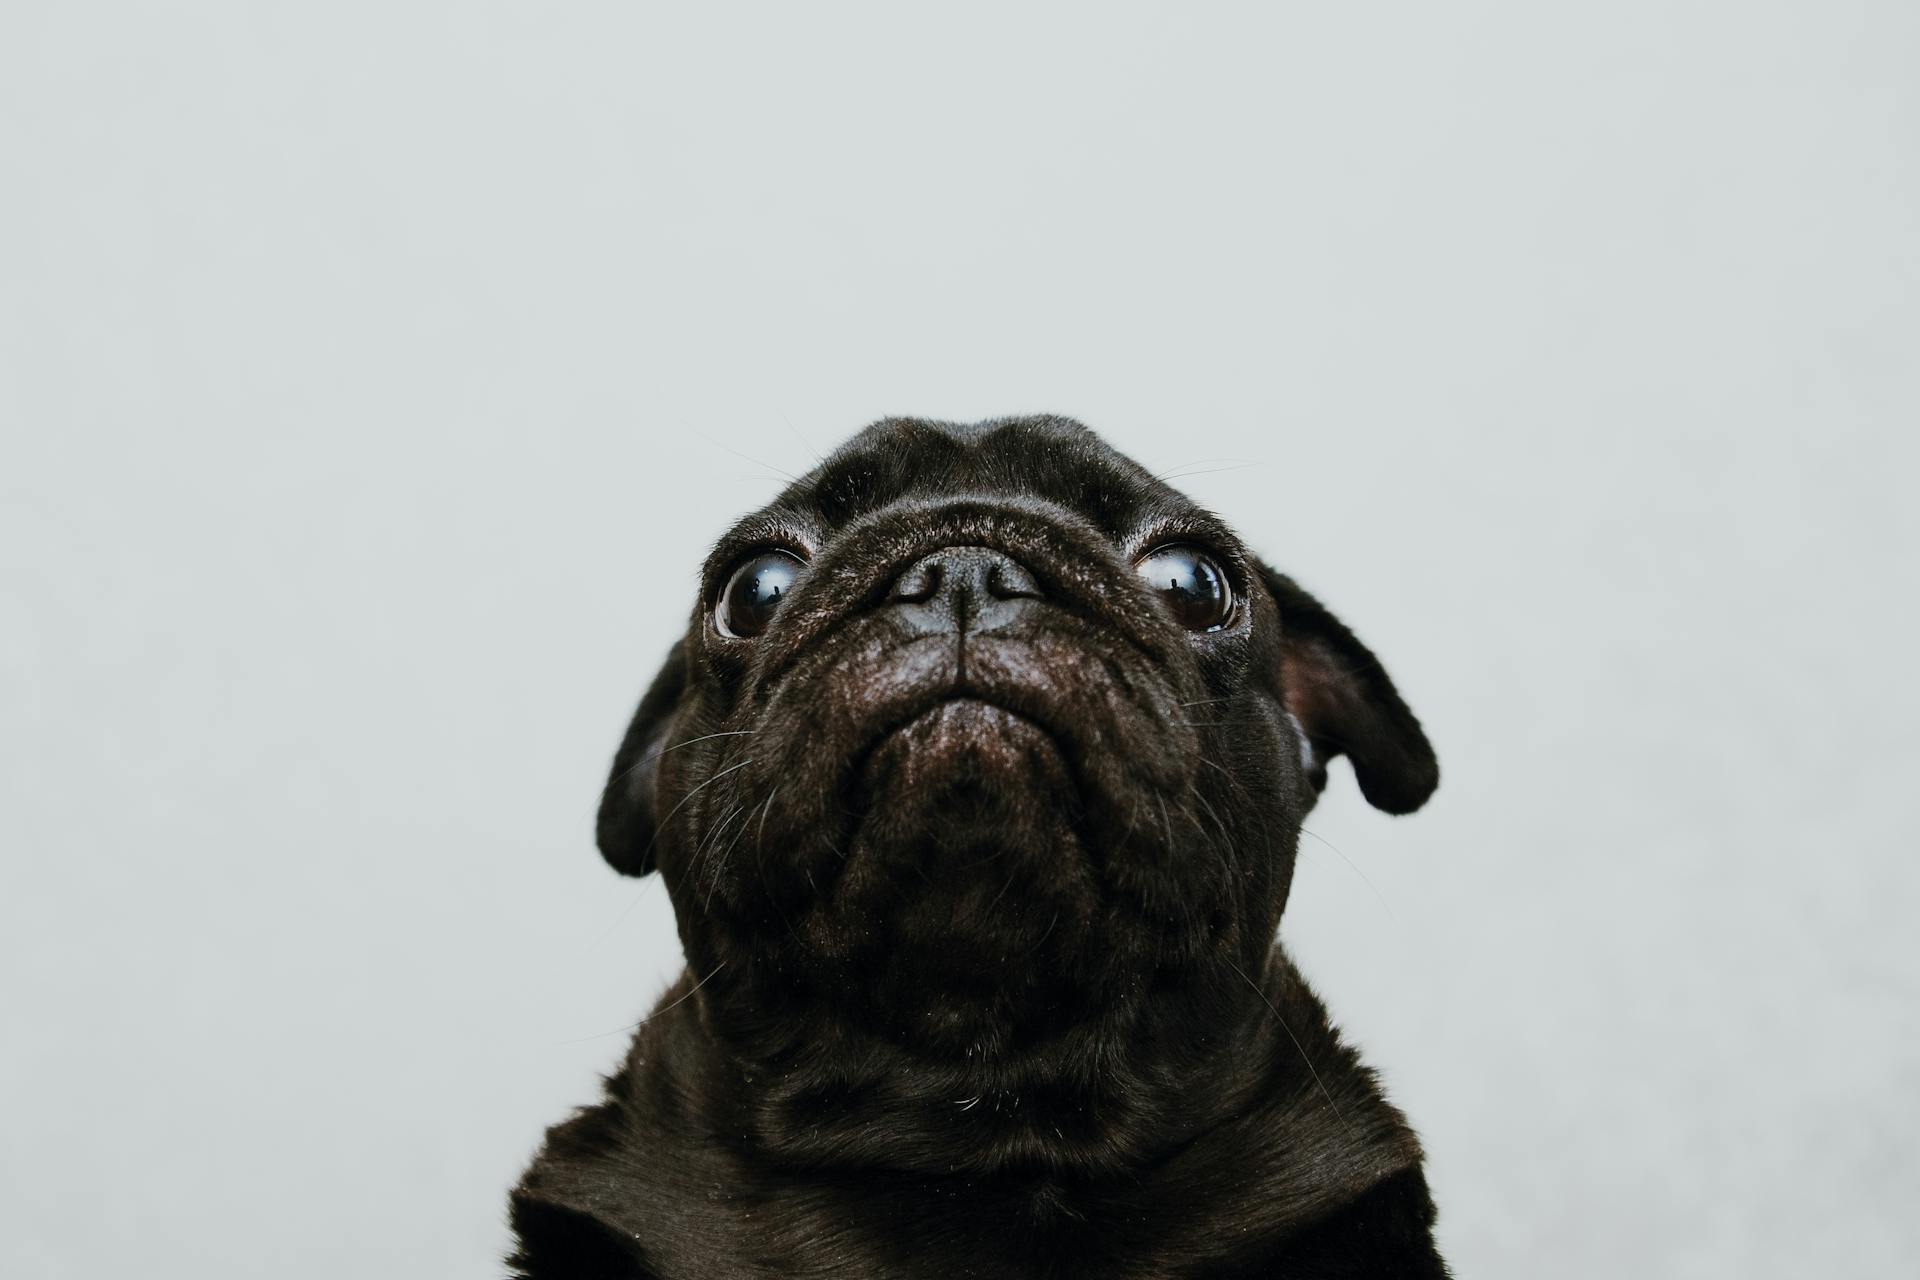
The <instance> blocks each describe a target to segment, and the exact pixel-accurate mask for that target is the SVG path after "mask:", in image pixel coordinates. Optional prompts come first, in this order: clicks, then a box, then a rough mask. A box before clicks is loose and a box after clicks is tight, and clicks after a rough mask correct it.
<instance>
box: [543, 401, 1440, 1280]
mask: <svg viewBox="0 0 1920 1280" xmlns="http://www.w3.org/2000/svg"><path fill="white" fill-rule="evenodd" d="M1340 754H1344V755H1346V756H1347V757H1348V759H1349V760H1350V761H1351V762H1352V765H1353V772H1354V776H1355V778H1356V779H1357V780H1358V782H1359V784H1360V790H1361V792H1362V793H1363V794H1364V795H1365V796H1366V798H1367V799H1368V800H1369V801H1371V802H1372V803H1373V804H1374V805H1375V806H1376V807H1378V808H1380V809H1384V810H1386V811H1387V812H1389V813H1406V812H1408V811H1410V810H1412V809H1415V808H1417V807H1419V805H1420V804H1421V803H1422V802H1423V801H1425V800H1426V798H1427V797H1428V795H1430V794H1431V793H1432V791H1433V789H1434V786H1435V784H1436V782H1437V781H1438V776H1439V774H1438V768H1437V766H1436V764H1435V762H1434V757H1433V752H1432V750H1431V748H1430V747H1429V746H1428V745H1427V741H1426V738H1425V736H1424V735H1423V734H1422V733H1421V730H1420V726H1419V723H1418V722H1417V721H1416V720H1415V719H1414V717H1413V714H1412V713H1411V712H1410V711H1408V709H1407V707H1406V704H1405V703H1404V702H1402V701H1401V699H1400V696H1399V694H1398V693H1396V692H1395V690H1394V687H1393V684H1392V683H1391V682H1390V681H1389V680H1388V678H1387V675H1386V672H1385V671H1384V670H1382V668H1381V666H1380V663H1379V662H1378V661H1377V660H1376V659H1375V658H1374V656H1373V655H1372V654H1371V653H1369V652H1368V651H1367V649H1366V648H1365V646H1363V645H1362V644H1361V643H1360V642H1359V641H1358V640H1356V639H1355V638H1354V636H1353V633H1352V632H1351V631H1349V630H1347V628H1346V627H1345V626H1343V625H1342V624H1341V623H1340V621H1339V620H1338V619H1337V618H1335V617H1334V616H1333V615H1332V614H1331V613H1329V612H1327V610H1326V609H1325V608H1324V607H1322V606H1321V605H1320V603H1319V602H1318V601H1316V600H1315V599H1314V598H1313V597H1312V596H1310V595H1308V594H1307V593H1306V592H1305V591H1303V590H1301V589H1300V587H1299V586H1297V585H1296V584H1295V583H1294V582H1293V581H1292V580H1291V579H1289V578H1287V577H1286V576H1285V575H1283V574H1280V573H1276V572H1275V571H1273V570H1272V569H1270V568H1268V567H1267V566H1266V565H1264V564H1262V563H1261V562H1260V561H1259V560H1257V559H1255V558H1254V557H1253V556H1252V555H1251V554H1250V553H1249V552H1248V551H1247V550H1246V549H1245V548H1244V547H1243V546H1242V545H1241V543H1240V540H1239V539H1238V538H1236V537H1235V536H1234V535H1233V532H1232V531H1231V530H1229V529H1228V528H1227V527H1226V526H1225V525H1224V524H1222V523H1221V522H1220V521H1219V520H1218V519H1217V518H1215V517H1214V516H1213V515H1211V514H1209V513H1208V512H1206V511H1203V510H1201V509H1200V508H1198V507H1196V506H1195V505H1194V504H1193V503H1192V502H1190V501H1188V500H1187V499H1186V498H1184V497H1182V496H1181V495H1180V494H1178V493H1176V492H1175V491H1174V490H1173V489H1171V488H1169V487H1168V486H1167V485H1165V484H1163V483H1161V482H1160V481H1159V480H1158V479H1156V478H1155V477H1154V476H1153V475H1151V474H1149V473H1148V472H1147V471H1146V470H1144V469H1143V468H1141V467H1140V466H1139V465H1137V464H1136V463H1134V462H1132V461H1130V460H1129V459H1127V458H1125V457H1123V456H1121V455H1120V454H1118V453H1116V452H1114V451H1113V450H1112V449H1111V448H1108V447H1107V446H1106V445H1105V444H1103V443H1102V442H1101V441H1100V440H1099V439H1098V437H1096V436H1095V435H1094V434H1093V433H1092V432H1090V431H1088V430H1087V429H1086V428H1085V427H1082V426H1080V425H1079V424H1077V423H1074V422H1071V421H1068V420H1065V419H1061V418H1051V417H1041V418H1018V419H1009V420H1003V421H995V422H987V423H982V424H980V425H977V426H958V425H953V424H949V423H941V422H926V421H914V420H906V419H899V420H890V421H885V422H881V423H878V424H877V425H875V426H872V427H869V428H868V429H867V430H865V431H863V432H861V433H860V434H859V435H858V436H856V437H854V439H853V440H851V441H850V442H848V443H847V444H846V445H845V446H844V447H842V448H841V449H840V450H839V451H838V452H836V453H835V454H834V455H833V456H832V457H831V458H829V459H827V460H826V461H825V462H823V463H822V464H821V465H820V466H819V467H818V468H817V469H816V470H815V471H813V472H812V473H811V474H810V475H808V476H806V477H805V478H804V479H802V480H800V481H799V482H798V483H796V484H794V485H793V486H791V487H790V488H789V489H788V490H787V491H786V492H785V493H783V494H782V495H780V497H779V498H778V499H776V500H775V501H774V502H773V504H772V505H770V506H768V507H766V508H765V509H763V510H761V511H759V512H757V513H755V514H754V515H751V516H748V517H747V518H746V519H744V520H742V521H741V522H740V523H739V524H738V525H736V526H735V527H734V528H733V531H732V532H730V533H728V534H727V535H726V536H725V537H724V538H722V539H721V540H720V543H719V545H718V546H717V547H715V549H714V551H713V554H712V555H711V556H709V557H708V559H707V563H706V568H705V570H704V572H703V574H702V578H701V589H700V595H699V599H698V600H697V602H696V603H695V605H694V609H693V617H692V621H691V624H690V625H689V627H688V630H687V636H686V638H685V639H684V640H682V641H681V642H679V643H678V644H677V645H675V646H674V648H673V651H672V652H671V654H670V655H669V656H668V658H667V663H666V667H665V668H664V669H663V670H662V671H661V672H660V674H659V675H658V677H657V678H656V679H655V680H654V682H653V686H652V688H650V689H649V690H648V691H647V694H646V696H645V698H644V699H642V701H641V703H640V709H639V712H638V713H637V714H636V715H635V716H634V719H633V725H632V727H631V728H630V729H629V730H628V731H627V735H626V740H625V741H624V742H623V743H622V744H621V746H620V750H619V753H618V755H617V756H616V757H615V758H614V762H613V775H612V777H611V778H610V779H609V780H608V782H607V788H606V793H605V796H604V798H603V800H602V802H601V808H600V817H599V833H598V834H599V844H600V849H601V852H602V853H604V854H605V855H606V857H607V860H608V861H609V862H611V863H612V864H613V865H614V866H615V867H616V868H618V869H619V870H620V871H622V872H625V873H626V874H628V875H636V876H638V875H645V874H647V873H648V872H650V871H653V870H655V869H658V870H659V871H660V872H661V874H662V875H663V876H665V877H666V882H667V888H668V891H669V893H670V894H671V897H672V900H673V905H674V910H675V912H676V914H677V917H678V921H679V930H680V940H681V943H682V945H683V946H684V947H685V950H686V958H687V964H688V969H687V971H686V973H685V975H683V976H682V978H681V979H680V980H679V982H678V983H676V984H675V985H674V986H673V987H672V988H671V989H670V990H669V991H668V992H667V993H666V995H665V996H664V997H663V998H662V1000H661V1003H660V1005H659V1006H658V1007H657V1008H656V1009H655V1011H654V1013H653V1014H652V1016H651V1017H650V1018H648V1019H647V1021H646V1022H645V1023H644V1024H643V1025H642V1027H641V1028H640V1031H639V1034H638V1035H636V1036H635V1038H634V1042H633V1048H632V1051H631V1052H630V1053H629V1054H628V1056H627V1059H626V1063H625V1065H624V1066H623V1067H622V1068H621V1069H620V1071H619V1072H618V1073H617V1074H615V1075H614V1076H613V1077H611V1078H610V1079H609V1080H608V1081H607V1094H606V1100H605V1101H603V1102H601V1103H600V1104H599V1105H598V1106H595V1107H591V1108H588V1109H587V1110H584V1111H582V1112H580V1113H579V1114H577V1115H576V1116H574V1117H573V1118H572V1119H571V1120H568V1121H567V1122H565V1123H564V1124H561V1125H558V1126H556V1127H555V1128H553V1129H552V1130H551V1131H550V1132H549V1133H548V1135H547V1144H546V1147H545V1149H544V1150H543V1151H542V1152H541V1153H540V1155H539V1157H538V1158H537V1159H536V1160H535V1161H534V1163H533V1166H532V1167H531V1168H530V1169H529V1170H528V1171H527V1174H526V1177H525V1179H524V1180H523V1181H522V1182H521V1184H520V1186H519V1187H518V1188H517V1189H516V1190H515V1191H514V1193H513V1197H512V1213H513V1224H514V1227H515V1229H516V1231H517V1232H518V1239H519V1251H518V1252H517V1253H516V1254H515V1255H514V1257H513V1259H512V1265H513V1266H515V1267H517V1268H518V1270H519V1274H521V1275H523V1276H526V1277H533V1278H535V1280H554V1278H556V1277H598V1278H607V1277H716V1278H717V1277H736V1276H738V1277H746V1276H836V1277H877V1276H885V1277H894V1276H898V1277H954V1276H983V1277H985V1276H991V1277H1017V1276H1036V1277H1037V1276H1046V1277H1080V1276H1085V1277H1148V1276H1152V1277H1172V1276H1180V1277H1213V1278H1224V1277H1232V1276H1249V1277H1251V1276H1290V1277H1326V1276H1392V1277H1442V1276H1445V1275H1446V1274H1447V1271H1446V1268H1445V1266H1444V1265H1443V1263H1442V1262H1441V1260H1440V1257H1439V1254H1438V1253H1437V1252H1436V1250H1435V1248H1434V1243H1433V1236H1432V1227H1433V1220H1434V1208H1433V1202H1432V1200H1431V1198H1430V1197H1429V1195H1428V1191H1427V1185H1426V1180H1425V1178H1424V1176H1423V1175H1422V1173H1421V1154H1420V1147H1419V1144H1418V1142H1417V1141H1416V1140H1415V1138H1414V1135H1413V1133H1412V1132H1411V1131H1410V1130H1409V1129H1408V1127H1407V1125H1406V1122H1405V1120H1404V1119H1403V1117H1402V1116H1401V1115H1400V1113H1399V1112H1398V1111H1396V1110H1395V1109H1394V1108H1393V1107H1392V1106H1390V1105H1388V1103H1387V1102H1386V1101H1385V1100H1384V1099H1383V1098H1382V1097H1381V1095H1380V1092H1379V1090H1378V1088H1377V1087H1376V1085H1375V1082H1374V1078H1373V1075H1372V1073H1371V1072H1369V1071H1368V1070H1367V1069H1366V1068H1365V1067H1363V1066H1361V1065H1360V1063H1359V1061H1358V1060H1357V1059H1356V1057H1355V1055H1354V1053H1353V1052H1352V1050H1350V1049H1348V1048H1347V1047H1346V1046H1345V1045H1343V1044H1342V1043H1341V1042H1340V1040H1339V1038H1338V1036H1337V1035H1336V1034H1335V1032H1334V1030H1333V1028H1332V1026H1331V1025H1330V1024H1329V1022H1328V1020H1327V1014H1326V1011H1325V1009H1324V1007H1323V1006H1322V1005H1321V1004H1320V1002H1319V1000H1318V999H1317V998H1316V997H1315V996H1314V995H1313V993H1312V992H1311V991H1309V990H1308V989H1307V987H1306V985H1305V983H1304V982H1302V980H1301V978H1300V975H1299V973H1298V971H1296V970H1295V968H1294V966H1293V964H1292V963H1291V962H1290V961H1289V960H1288V958H1287V956H1286V953H1285V952H1284V951H1283V950H1281V949H1279V948H1278V947H1277V946H1276V945H1275V943H1274V935H1275V932H1276V930H1277V928H1278V926H1279V922H1280V912H1281V908H1282V907H1284V906H1285V905H1286V900H1287V890H1288V886H1289V884H1290V882H1291V880H1292V874H1293V865H1294V857H1295V850H1296V846H1297V841H1298V836H1299V831H1300V822H1301V819H1302V818H1303V817H1305V815H1306V813H1307V811H1308V810H1309V809H1310V808H1311V807H1312V806H1313V804H1314V801H1315V798H1316V797H1317V795H1318V793H1319V791H1320V789H1321V787H1322V786H1324V785H1325V782H1326V778H1327V773H1326V766H1327V762H1328V761H1329V760H1330V759H1331V758H1332V757H1333V756H1336V755H1340Z"/></svg>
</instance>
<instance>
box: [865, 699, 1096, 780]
mask: <svg viewBox="0 0 1920 1280" xmlns="http://www.w3.org/2000/svg"><path fill="white" fill-rule="evenodd" d="M968 706H971V707H978V708H981V709H982V710H985V711H991V712H997V713H999V714H1000V715H1003V716H1006V717H1007V718H1008V719H1010V720H1012V721H1013V722H1014V723H1015V724H1017V725H1023V726H1025V727H1027V728H1030V729H1032V730H1034V731H1035V732H1037V733H1039V734H1040V736H1041V737H1042V738H1044V739H1045V740H1046V742H1047V743H1048V745H1049V746H1050V747H1052V749H1053V751H1054V752H1055V754H1057V755H1058V756H1059V758H1060V760H1061V763H1062V764H1063V765H1064V766H1065V767H1066V770H1067V773H1068V776H1069V777H1070V778H1071V779H1072V782H1073V786H1074V789H1075V790H1076V791H1080V790H1084V787H1085V781H1086V780H1085V779H1084V778H1082V777H1081V776H1080V771H1079V768H1078V767H1077V765H1076V764H1075V762H1074V758H1073V753H1072V752H1070V751H1068V750H1067V749H1066V745H1065V740H1064V739H1063V738H1062V736H1061V733H1060V731H1059V729H1058V728H1057V727H1056V726H1055V725H1052V724H1049V723H1048V722H1047V720H1046V719H1044V718H1043V717H1041V716H1036V715H1034V714H1031V711H1030V709H1029V708H1027V707H1022V706H1013V705H1009V703H1008V701H1007V700H1005V699H1003V698H1000V697H995V696H992V695H989V694H986V693H983V692H982V691H980V690H978V689H973V688H970V687H968V686H967V685H966V684H965V683H964V682H956V683H955V684H953V685H950V686H947V687H944V688H942V687H939V686H930V687H929V688H928V689H927V690H926V691H925V693H924V695H923V696H921V697H917V698H915V699H913V700H912V701H911V702H910V703H908V704H907V705H906V706H905V707H903V708H900V709H899V710H898V711H896V712H895V714H893V715H890V716H888V717H886V718H885V719H884V720H882V721H880V722H879V723H877V724H876V725H874V727H873V731H872V733H870V734H868V735H867V736H866V738H865V741H863V742H862V744H861V746H860V749H859V750H858V751H857V752H855V754H854V756H853V758H852V760H851V761H849V763H848V768H847V771H846V774H845V777H846V780H847V782H848V784H854V783H856V782H858V780H859V779H862V778H865V777H866V776H867V775H868V772H869V770H870V769H871V767H872V764H873V759H874V757H875V755H876V754H878V752H879V751H880V749H881V748H882V747H883V746H885V745H886V744H887V743H888V742H889V741H891V740H893V739H894V738H897V737H899V736H900V735H901V734H903V733H905V732H906V731H908V730H909V729H911V728H913V727H914V726H915V725H917V724H919V723H920V722H922V721H924V720H926V719H928V718H929V717H931V716H934V715H936V714H938V713H939V712H941V711H943V710H945V709H946V708H949V707H968Z"/></svg>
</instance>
